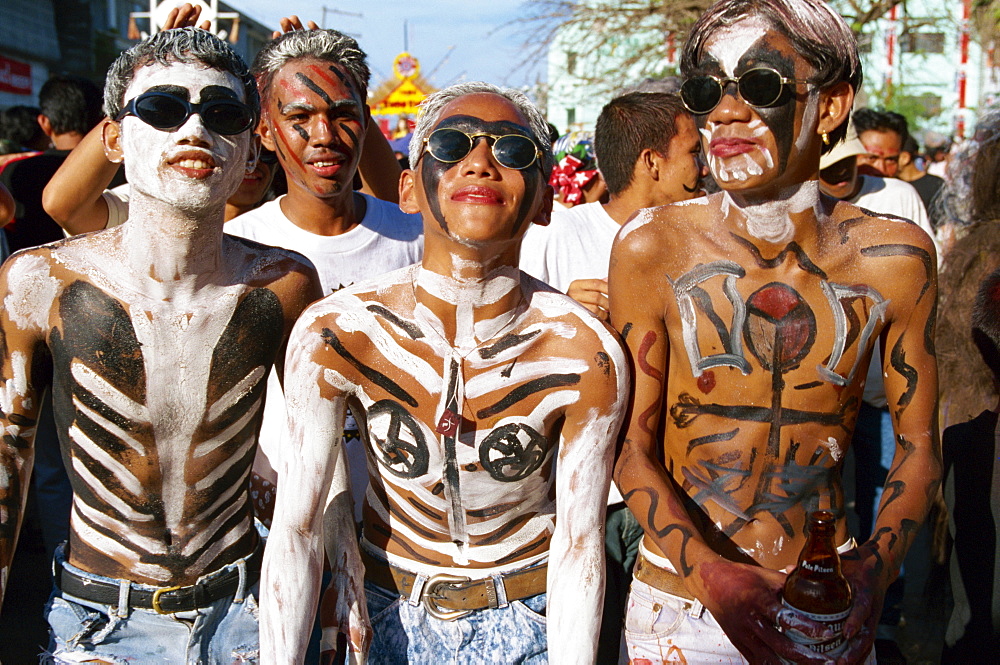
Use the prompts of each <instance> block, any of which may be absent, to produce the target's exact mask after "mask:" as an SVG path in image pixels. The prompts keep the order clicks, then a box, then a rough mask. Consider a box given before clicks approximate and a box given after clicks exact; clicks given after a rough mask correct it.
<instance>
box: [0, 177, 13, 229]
mask: <svg viewBox="0 0 1000 665" xmlns="http://www.w3.org/2000/svg"><path fill="white" fill-rule="evenodd" d="M12 219H14V197H13V196H11V195H10V192H8V191H7V188H6V187H4V186H3V184H0V226H7V225H8V224H10V220H12Z"/></svg>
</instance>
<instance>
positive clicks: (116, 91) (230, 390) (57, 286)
mask: <svg viewBox="0 0 1000 665" xmlns="http://www.w3.org/2000/svg"><path fill="white" fill-rule="evenodd" d="M105 110H106V111H107V113H108V116H109V117H111V118H115V121H113V122H109V123H108V124H107V125H106V126H105V130H104V144H105V149H106V151H107V154H108V157H109V159H111V160H113V161H116V160H121V159H122V158H124V161H125V165H126V171H127V175H128V180H129V182H130V183H131V186H132V192H131V201H130V220H129V223H128V224H125V225H123V226H119V227H116V228H113V229H109V230H106V231H99V232H97V233H94V234H90V235H87V236H80V237H77V238H72V239H70V240H66V241H62V242H59V243H54V244H51V245H44V246H42V247H39V248H36V249H31V250H26V251H23V252H19V253H18V254H15V255H14V256H12V257H11V258H10V259H9V260H8V261H7V262H6V263H5V264H4V266H3V270H2V271H0V294H2V297H3V303H4V307H3V310H2V312H0V335H2V339H3V345H2V348H3V356H2V363H3V365H2V369H0V372H2V378H3V386H4V388H3V393H2V402H0V406H2V414H0V420H2V423H3V428H4V433H5V434H4V437H3V441H2V442H0V593H2V591H3V589H4V587H5V586H6V582H7V577H8V574H9V572H10V568H9V566H10V561H11V555H12V553H13V551H14V546H15V543H16V537H17V531H18V527H19V525H20V522H21V517H22V512H23V507H24V502H23V501H24V493H25V489H26V487H27V483H28V478H29V476H30V472H31V465H32V456H33V450H32V443H33V438H34V433H35V422H36V418H37V416H38V403H39V401H40V398H41V395H42V394H43V393H44V392H45V391H47V390H51V392H52V395H53V399H52V401H53V404H54V411H55V421H56V427H57V430H58V433H59V438H60V442H61V445H62V453H63V458H64V459H65V460H66V467H67V470H68V471H69V474H70V479H71V482H72V484H73V490H74V496H73V509H72V517H71V524H70V536H69V541H68V543H66V544H65V545H64V546H63V547H62V548H60V550H59V551H58V552H57V554H56V563H55V577H56V586H57V589H56V592H55V594H54V596H53V598H52V600H51V603H50V607H49V610H48V620H49V624H50V625H51V628H52V636H53V647H54V651H53V654H52V656H53V658H54V660H55V662H60V663H79V662H125V661H128V662H140V663H152V662H158V663H178V664H180V663H194V662H204V663H223V662H225V663H230V662H257V660H258V637H257V636H258V627H257V601H256V596H257V590H258V585H259V577H260V565H261V561H262V558H263V553H262V549H263V546H262V542H261V539H260V537H259V536H258V533H257V530H256V529H255V527H254V518H253V510H252V506H251V501H250V496H249V488H248V482H247V481H248V475H249V472H250V467H251V465H252V463H253V460H254V455H255V453H256V449H257V432H258V430H259V428H260V419H261V411H262V402H263V395H264V387H265V382H266V378H267V374H268V371H269V370H270V367H271V365H272V364H273V363H274V362H275V361H276V360H277V359H281V358H283V351H284V349H285V345H286V342H287V337H288V333H289V332H290V330H291V329H292V325H293V324H294V321H295V319H296V317H297V316H298V314H300V313H301V311H302V310H303V309H304V307H305V306H306V305H307V304H308V303H309V302H312V301H313V300H315V299H316V298H318V297H319V296H320V288H319V280H318V277H317V276H316V273H315V271H314V270H313V269H312V267H311V266H310V265H309V264H308V262H306V261H305V260H304V259H303V258H302V257H301V256H299V255H297V254H295V253H293V252H289V251H287V250H283V249H276V248H273V247H266V246H263V245H260V244H258V243H255V242H251V241H247V240H243V239H239V238H233V237H230V236H226V235H223V232H222V224H223V208H224V206H225V202H226V199H227V197H228V196H229V195H230V194H232V192H233V191H235V190H236V188H237V186H238V185H239V183H240V180H241V179H242V178H243V174H244V173H245V172H246V171H247V170H248V169H252V168H253V164H254V162H255V159H256V156H255V155H256V147H255V139H254V137H253V128H254V125H255V124H256V122H257V117H258V112H259V102H258V97H257V88H256V85H255V83H254V79H253V77H252V76H250V73H249V71H248V69H247V67H246V65H245V63H243V61H242V60H240V59H239V56H237V55H236V54H235V53H233V51H232V50H231V49H230V48H229V46H228V45H226V44H225V43H224V42H222V41H220V40H219V39H217V38H216V37H214V36H212V35H211V34H209V33H208V32H206V31H204V30H196V29H193V28H184V29H178V30H168V31H164V32H160V33H158V34H157V35H155V36H153V37H151V38H149V39H147V40H145V41H143V42H141V43H139V44H138V45H136V46H135V47H133V48H132V49H130V50H129V51H127V52H125V53H124V54H122V55H121V56H120V57H119V58H118V60H117V61H115V63H114V65H112V67H111V70H110V71H109V73H108V78H107V85H106V87H105Z"/></svg>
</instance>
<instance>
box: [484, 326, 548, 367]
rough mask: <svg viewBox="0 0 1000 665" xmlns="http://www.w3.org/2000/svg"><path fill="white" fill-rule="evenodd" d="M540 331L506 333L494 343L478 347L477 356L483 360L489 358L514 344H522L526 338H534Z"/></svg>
mask: <svg viewBox="0 0 1000 665" xmlns="http://www.w3.org/2000/svg"><path fill="white" fill-rule="evenodd" d="M540 332H541V330H532V331H531V332H527V333H525V334H523V335H518V334H517V333H507V334H506V335H504V336H503V337H501V338H500V339H499V340H497V341H496V342H495V343H494V344H492V345H490V346H487V347H485V348H482V349H479V357H480V358H482V359H483V360H489V359H490V358H493V357H494V356H497V355H499V354H500V353H502V352H504V351H506V350H507V349H511V348H513V347H515V346H519V345H521V344H524V343H525V342H527V341H528V340H531V339H534V338H535V337H536V336H537V335H538V333H540Z"/></svg>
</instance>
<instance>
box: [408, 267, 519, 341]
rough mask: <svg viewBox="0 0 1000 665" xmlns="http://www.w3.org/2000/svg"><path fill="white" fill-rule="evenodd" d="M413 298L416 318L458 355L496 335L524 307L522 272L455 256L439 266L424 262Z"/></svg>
mask: <svg viewBox="0 0 1000 665" xmlns="http://www.w3.org/2000/svg"><path fill="white" fill-rule="evenodd" d="M448 259H450V260H448ZM414 294H415V298H416V301H417V309H418V314H422V315H424V316H426V317H427V318H428V319H429V323H430V324H431V325H433V326H434V327H435V328H436V329H437V330H438V332H439V333H440V334H441V335H442V336H443V337H444V338H445V339H446V340H447V341H448V342H450V343H451V344H452V346H454V347H455V348H456V349H457V350H458V351H459V352H460V353H466V352H468V351H471V350H472V349H474V348H476V347H477V346H479V345H480V344H482V343H483V342H485V341H487V340H489V339H492V338H493V337H495V336H496V335H498V334H499V333H500V332H501V331H502V330H503V329H505V328H506V327H507V326H508V325H509V324H510V323H511V322H512V321H514V320H515V319H516V318H517V314H518V312H519V311H520V308H521V307H522V306H523V297H522V295H521V271H520V270H519V269H518V268H517V266H516V265H515V264H513V263H510V262H505V261H497V262H495V263H492V264H488V263H483V262H479V261H472V260H468V259H463V258H461V257H459V256H456V255H451V256H450V257H446V259H445V260H441V261H437V262H435V261H433V260H428V257H426V256H425V257H424V262H423V264H422V265H421V266H420V267H419V268H418V269H417V270H416V273H415V277H414Z"/></svg>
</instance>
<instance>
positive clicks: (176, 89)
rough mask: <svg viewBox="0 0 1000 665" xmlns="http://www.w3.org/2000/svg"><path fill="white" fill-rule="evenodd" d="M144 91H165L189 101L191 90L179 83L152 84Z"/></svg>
mask: <svg viewBox="0 0 1000 665" xmlns="http://www.w3.org/2000/svg"><path fill="white" fill-rule="evenodd" d="M146 92H166V93H168V94H171V95H175V96H177V97H180V98H181V99H183V100H185V101H191V91H190V90H188V89H187V88H185V87H182V86H179V85H169V84H164V85H154V86H153V87H151V88H149V89H147V90H146Z"/></svg>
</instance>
